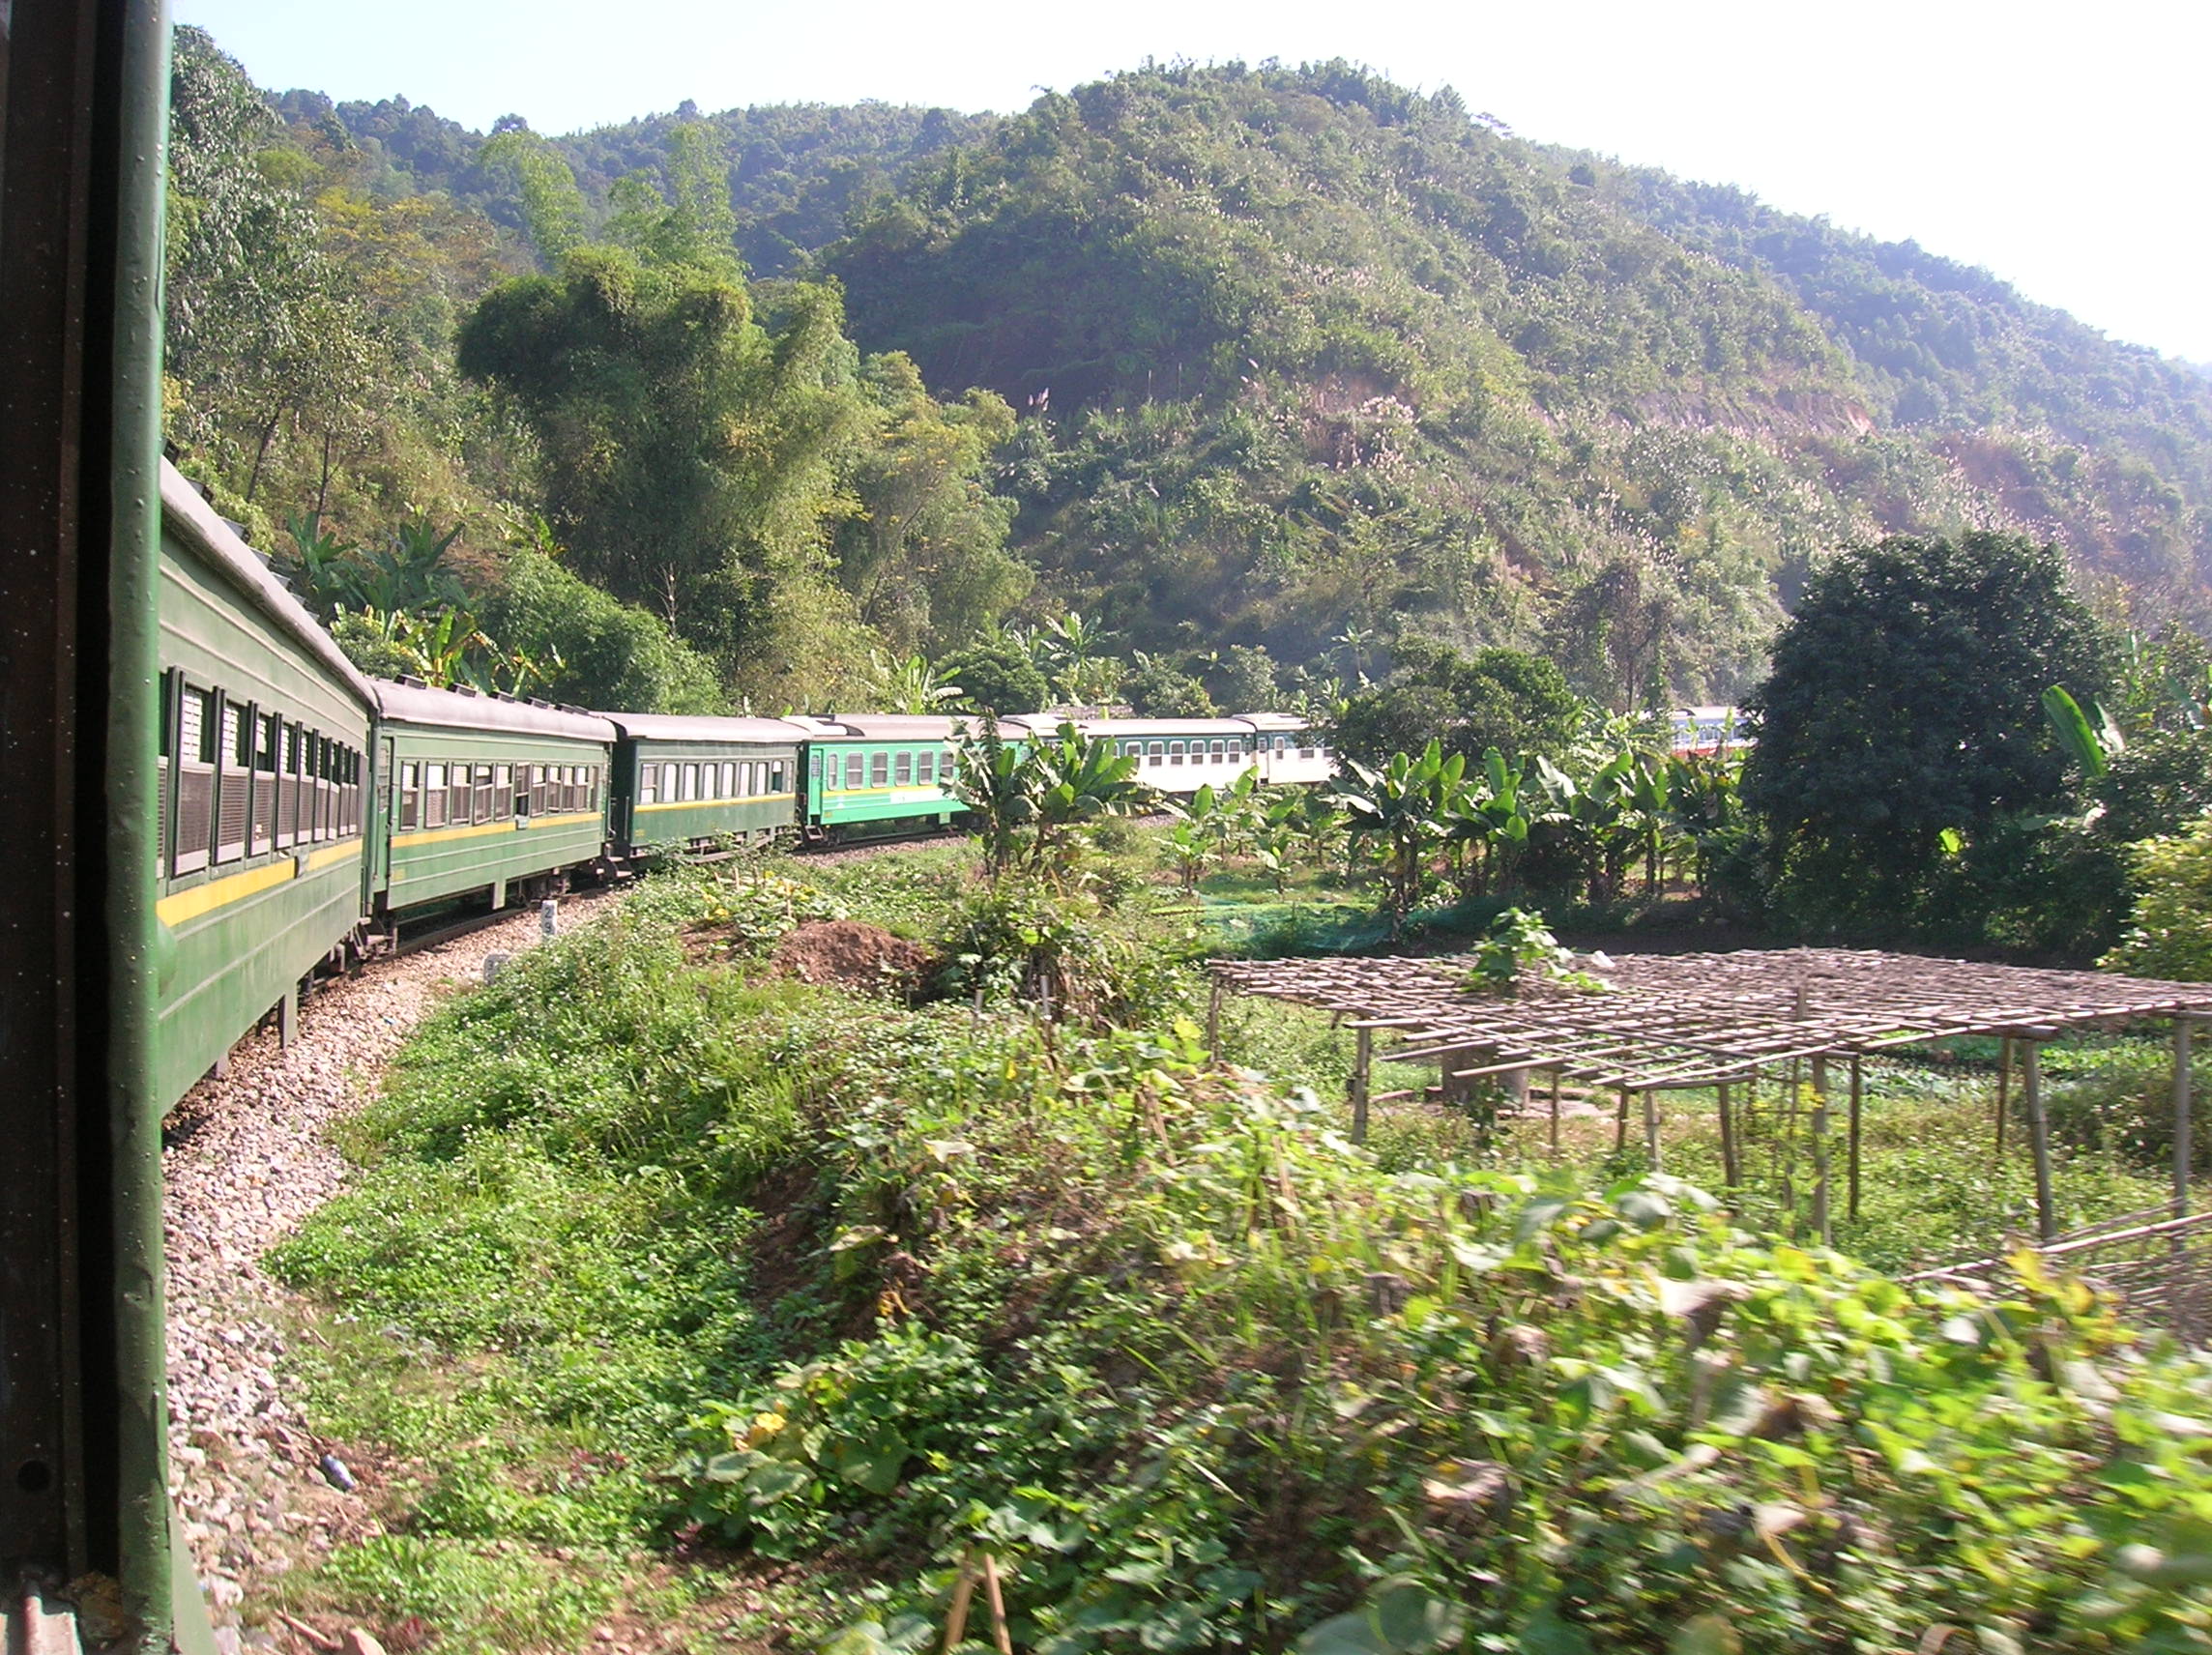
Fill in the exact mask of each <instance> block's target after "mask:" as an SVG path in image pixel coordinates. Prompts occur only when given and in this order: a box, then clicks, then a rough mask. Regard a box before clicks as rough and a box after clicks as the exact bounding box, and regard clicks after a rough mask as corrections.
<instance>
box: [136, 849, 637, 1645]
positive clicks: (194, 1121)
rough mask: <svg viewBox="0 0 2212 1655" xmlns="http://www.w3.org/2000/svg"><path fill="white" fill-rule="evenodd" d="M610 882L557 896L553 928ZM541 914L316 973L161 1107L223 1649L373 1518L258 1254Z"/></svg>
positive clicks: (191, 1511) (172, 1410)
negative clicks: (388, 1079) (293, 1389)
mask: <svg viewBox="0 0 2212 1655" xmlns="http://www.w3.org/2000/svg"><path fill="white" fill-rule="evenodd" d="M612 897H613V893H611V892H595V893H591V894H588V895H584V896H571V897H568V898H566V899H564V901H563V902H562V905H561V918H562V923H563V925H564V927H566V926H568V925H570V924H573V923H576V922H578V921H581V920H582V919H584V918H585V917H586V916H587V915H589V914H590V913H591V912H592V911H593V910H594V909H596V908H597V907H599V906H600V905H602V904H604V903H605V902H607V901H609V900H611V899H612ZM539 923H540V922H539V916H538V910H537V909H536V908H535V907H532V908H529V909H526V910H521V911H518V912H517V914H516V915H515V916H514V917H513V918H512V919H509V920H505V921H502V922H501V923H499V924H496V925H491V926H487V927H486V928H484V929H483V930H480V931H476V932H472V933H470V934H469V935H467V936H465V937H459V938H456V939H454V940H453V941H451V942H449V943H446V944H440V945H438V946H435V947H430V948H425V949H423V950H422V951H421V952H419V953H414V954H409V955H405V956H403V957H401V958H399V959H395V960H387V961H380V962H378V963H376V964H373V965H371V966H369V967H367V968H365V969H364V970H363V971H362V972H361V973H358V974H357V975H355V976H353V977H350V978H347V979H344V980H342V981H338V982H335V983H330V984H326V985H325V986H324V987H323V988H322V989H321V991H320V992H319V993H317V994H316V995H314V996H313V997H312V998H311V999H310V1000H309V1001H308V1002H307V1003H306V1006H305V1007H304V1008H303V1013H302V1016H301V1019H300V1035H299V1038H298V1039H296V1040H295V1041H294V1043H293V1045H292V1049H291V1050H290V1051H284V1050H281V1049H280V1048H279V1044H278V1041H277V1034H276V1032H275V1031H274V1030H273V1029H265V1030H261V1031H255V1032H254V1033H252V1034H249V1035H248V1036H247V1038H246V1039H244V1040H242V1041H240V1042H239V1044H238V1045H237V1047H235V1048H234V1049H233V1051H232V1053H231V1059H230V1068H229V1073H228V1074H227V1075H225V1076H224V1077H223V1078H221V1079H219V1080H218V1079H210V1080H204V1081H202V1082H201V1083H200V1084H199V1085H198V1086H196V1087H194V1088H193V1089H192V1090H191V1091H190V1092H189V1093H187V1094H186V1096H185V1098H184V1099H183V1100H182V1101H181V1102H180V1103H179V1104H178V1105H177V1107H176V1109H175V1110H174V1111H173V1112H172V1113H171V1115H170V1117H169V1119H168V1122H167V1130H166V1145H167V1147H166V1148H165V1150H164V1153H163V1157H162V1159H163V1170H164V1173H165V1175H166V1178H167V1193H166V1197H165V1204H164V1217H165V1227H166V1232H167V1237H168V1271H169V1280H168V1354H169V1444H170V1456H171V1464H170V1484H171V1493H172V1494H173V1495H174V1496H175V1498H176V1503H177V1511H178V1515H179V1517H180V1519H181V1521H182V1524H183V1535H184V1539H185V1543H186V1545H187V1546H188V1547H189V1549H190V1552H191V1554H192V1560H193V1562H194V1563H195V1564H196V1565H197V1567H198V1570H199V1576H200V1580H201V1582H202V1583H203V1585H204V1586H205V1588H206V1591H207V1596H208V1607H209V1610H210V1611H211V1612H212V1613H213V1615H214V1618H215V1621H216V1625H217V1633H218V1642H219V1643H220V1644H221V1645H223V1646H224V1648H225V1649H226V1651H228V1650H235V1649H236V1648H237V1647H238V1645H239V1643H240V1640H241V1631H240V1624H239V1623H240V1615H239V1612H238V1611H239V1607H240V1605H241V1604H242V1603H243V1602H244V1601H245V1600H246V1599H247V1598H248V1597H254V1598H259V1597H261V1596H262V1595H263V1594H264V1589H265V1587H266V1586H267V1584H268V1583H269V1582H271V1581H272V1580H273V1579H274V1578H275V1577H276V1576H277V1575H278V1574H280V1573H282V1572H283V1571H284V1570H285V1569H286V1568H287V1567H289V1566H291V1565H292V1564H294V1563H296V1562H302V1561H311V1560H312V1559H313V1558H315V1557H317V1556H320V1555H322V1554H323V1553H327V1552H328V1551H329V1550H330V1549H331V1548H332V1547H333V1546H334V1545H335V1544H337V1543H338V1542H340V1541H341V1540H344V1539H348V1538H353V1537H356V1536H359V1535H361V1534H363V1533H365V1532H370V1531H373V1529H374V1528H375V1526H376V1524H375V1522H374V1519H373V1518H372V1517H371V1515H370V1513H369V1509H368V1501H367V1500H366V1499H365V1498H364V1494H365V1493H366V1492H367V1491H368V1489H369V1488H370V1487H371V1486H372V1479H373V1473H372V1472H370V1471H368V1470H366V1469H364V1468H363V1467H360V1466H350V1465H349V1464H347V1463H346V1461H345V1459H344V1456H345V1454H346V1452H347V1450H346V1448H345V1445H343V1444H339V1443H333V1442H326V1441H321V1440H318V1439H317V1438H315V1437H314V1436H313V1435H312V1434H311V1433H310V1432H309V1430H308V1428H307V1424H306V1419H305V1417H304V1415H303V1413H302V1410H301V1408H300V1407H299V1403H298V1399H297V1398H295V1397H292V1396H289V1395H287V1394H286V1390H285V1387H284V1385H283V1384H282V1382H281V1381H280V1379H279V1377H278V1367H279V1364H280V1362H281V1360H282V1358H283V1356H284V1353H285V1347H284V1336H283V1334H282V1332H281V1331H280V1328H281V1327H282V1325H284V1324H285V1323H287V1322H288V1321H291V1320H292V1319H291V1318H289V1317H288V1316H287V1315H286V1314H285V1311H284V1305H285V1300H286V1296H287V1295H286V1293H285V1291H284V1290H283V1289H282V1288H280V1287H278V1286H277V1284H276V1283H275V1282H274V1281H272V1280H271V1279H270V1278H269V1277H268V1276H267V1275H265V1274H264V1273H263V1271H262V1269H261V1265H260V1259H261V1255H262V1254H263V1253H264V1252H265V1251H267V1249H268V1248H269V1247H270V1246H271V1245H273V1244H274V1243H275V1242H277V1240H279V1239H281V1238H282V1237H283V1236H284V1235H285V1234H288V1233H290V1232H291V1231H292V1230H293V1229H294V1228H295V1227H296V1226H297V1225H298V1224H299V1223H300V1221H301V1220H302V1219H303V1218H305V1217H306V1215H307V1214H308V1213H310V1212H312V1211H313V1210H314V1209H315V1208H316V1207H318V1206H320V1205H322V1204H323V1203H324V1202H326V1201H328V1200H329V1199H330V1198H331V1197H332V1195H333V1194H335V1192H336V1190H337V1188H338V1186H339V1184H340V1183H341V1182H342V1181H343V1179H344V1177H345V1174H346V1164H345V1162H344V1160H343V1158H342V1157H341V1156H340V1155H339V1154H338V1152H337V1151H336V1150H335V1148H333V1147H331V1144H330V1142H329V1135H328V1132H327V1130H326V1128H328V1127H329V1125H330V1124H331V1123H332V1122H333V1121H335V1120H336V1119H338V1118H341V1117H343V1116H346V1115H349V1114H351V1113H352V1112H354V1111H355V1110H357V1109H359V1108H360V1107H362V1105H364V1103H366V1102H367V1101H368V1100H369V1099H370V1098H372V1097H373V1096H374V1095H375V1093H376V1090H377V1088H378V1086H379V1085H380V1083H381V1080H382V1076H383V1070H384V1065H385V1064H386V1062H387V1061H389V1060H390V1059H391V1058H392V1056H393V1053H394V1052H396V1051H397V1050H398V1049H399V1047H400V1045H401V1044H402V1043H403V1042H404V1041H405V1040H406V1038H407V1036H408V1034H409V1033H410V1032H411V1031H413V1030H414V1028H415V1026H416V1025H417V1024H418V1023H420V1022H421V1021H422V1018H423V1017H424V1016H425V1015H426V1014H427V1013H428V1012H429V1011H430V1010H431V1009H433V1008H434V1007H435V1006H436V1005H437V1004H438V1002H440V1001H441V1000H442V999H443V998H445V997H446V996H447V995H448V994H450V993H451V991H452V990H453V989H454V988H456V987H460V986H464V985H468V984H473V983H476V982H479V981H480V980H481V978H482V972H483V960H484V956H485V955H487V954H491V953H509V954H511V953H515V952H518V951H520V950H521V949H524V948H527V947H529V946H531V945H532V944H535V943H536V942H537V941H538V937H539ZM326 1456H328V1457H332V1460H333V1461H335V1464H334V1463H327V1462H326ZM347 1482H356V1483H357V1485H358V1486H357V1488H356V1489H354V1490H351V1491H348V1490H346V1489H344V1488H343V1487H342V1486H341V1485H343V1484H344V1483H347ZM245 1638H246V1640H247V1641H258V1640H259V1639H258V1638H257V1637H256V1636H255V1635H253V1634H246V1635H245Z"/></svg>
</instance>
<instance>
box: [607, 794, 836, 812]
mask: <svg viewBox="0 0 2212 1655" xmlns="http://www.w3.org/2000/svg"><path fill="white" fill-rule="evenodd" d="M797 797H798V795H797V794H790V793H748V794H746V795H745V796H744V797H743V798H663V799H659V800H656V801H655V802H654V803H652V804H640V805H638V806H637V807H636V808H637V813H638V814H639V815H640V816H643V815H644V814H645V813H646V812H647V811H648V810H712V809H713V807H714V806H715V805H717V804H727V805H739V804H779V803H781V804H788V803H790V802H791V800H792V799H794V798H797Z"/></svg>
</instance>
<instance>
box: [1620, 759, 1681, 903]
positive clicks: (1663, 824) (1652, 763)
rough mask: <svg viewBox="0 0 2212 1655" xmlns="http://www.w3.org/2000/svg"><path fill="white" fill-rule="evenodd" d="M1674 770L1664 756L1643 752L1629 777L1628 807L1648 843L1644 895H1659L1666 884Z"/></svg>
mask: <svg viewBox="0 0 2212 1655" xmlns="http://www.w3.org/2000/svg"><path fill="white" fill-rule="evenodd" d="M1670 778H1671V771H1670V769H1669V767H1668V764H1667V761H1666V759H1665V758H1664V757H1662V756H1660V755H1659V754H1656V753H1639V754H1637V755H1636V762H1635V764H1634V766H1633V767H1632V768H1631V769H1630V771H1629V776H1628V808H1629V813H1630V815H1631V816H1632V817H1633V818H1634V820H1635V825H1636V830H1637V832H1638V834H1639V835H1640V836H1641V837H1642V839H1643V841H1644V894H1645V895H1646V896H1657V895H1658V894H1659V889H1660V886H1661V885H1662V884H1663V883H1664V881H1663V880H1662V878H1661V875H1662V874H1663V872H1664V871H1665V864H1666V860H1667V857H1666V841H1667V827H1668V784H1669V781H1670Z"/></svg>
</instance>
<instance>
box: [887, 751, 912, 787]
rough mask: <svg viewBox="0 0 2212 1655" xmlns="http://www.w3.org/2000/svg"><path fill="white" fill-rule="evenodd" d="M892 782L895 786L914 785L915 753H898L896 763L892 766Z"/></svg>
mask: <svg viewBox="0 0 2212 1655" xmlns="http://www.w3.org/2000/svg"><path fill="white" fill-rule="evenodd" d="M891 783H892V785H893V786H895V787H912V786H913V785H914V755H913V754H912V753H901V754H899V755H898V758H897V761H896V763H894V764H893V765H892V767H891Z"/></svg>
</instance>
